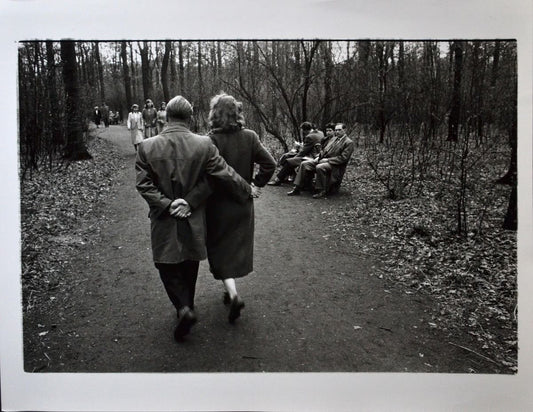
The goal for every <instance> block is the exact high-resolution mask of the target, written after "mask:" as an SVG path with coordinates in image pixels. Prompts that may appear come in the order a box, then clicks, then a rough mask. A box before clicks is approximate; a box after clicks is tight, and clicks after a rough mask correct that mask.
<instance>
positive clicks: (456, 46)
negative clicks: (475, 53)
mask: <svg viewBox="0 0 533 412" xmlns="http://www.w3.org/2000/svg"><path fill="white" fill-rule="evenodd" d="M451 50H452V51H453V55H454V71H453V92H452V101H451V107H450V118H449V119H448V140H449V141H452V142H456V141H457V139H458V136H459V121H460V117H461V75H462V71H463V45H462V44H461V42H458V41H454V42H453V43H452V45H451Z"/></svg>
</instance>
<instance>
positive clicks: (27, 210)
mask: <svg viewBox="0 0 533 412" xmlns="http://www.w3.org/2000/svg"><path fill="white" fill-rule="evenodd" d="M88 146H89V151H91V153H94V158H93V159H92V160H87V161H81V162H73V163H68V164H66V166H63V167H62V168H55V169H53V170H45V169H41V170H39V171H38V172H34V173H33V174H32V176H31V177H27V178H26V179H25V180H24V181H22V183H21V243H22V259H21V262H22V291H23V309H24V311H28V310H31V309H32V308H34V307H36V306H38V305H39V303H40V302H42V301H43V298H44V297H46V296H47V294H48V293H49V292H50V291H51V290H54V289H56V288H58V286H59V285H62V284H63V280H62V276H61V273H63V272H64V269H65V267H66V266H67V265H68V264H69V262H68V260H67V259H66V258H65V256H67V255H68V253H66V252H67V251H70V250H73V249H79V248H81V247H83V246H85V245H86V244H87V242H89V239H90V238H91V237H93V236H94V233H93V232H94V231H95V228H94V225H93V227H90V228H89V229H87V231H86V232H84V228H83V227H82V222H84V221H86V220H87V218H88V217H89V216H95V215H96V213H97V212H98V211H99V208H100V207H101V201H102V199H104V196H106V194H107V193H108V192H109V189H110V188H111V187H112V185H113V182H114V174H115V173H116V171H117V169H118V167H119V156H118V154H117V153H116V152H115V151H114V149H113V147H112V145H110V144H109V143H107V142H105V141H104V140H102V139H94V140H92V141H91V142H90V143H89V145H88ZM100 224H101V223H100ZM95 225H98V223H96V224H95ZM54 299H56V297H54V296H51V297H49V300H54Z"/></svg>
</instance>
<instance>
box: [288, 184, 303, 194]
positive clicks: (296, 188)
mask: <svg viewBox="0 0 533 412" xmlns="http://www.w3.org/2000/svg"><path fill="white" fill-rule="evenodd" d="M299 194H300V188H299V187H297V186H294V189H292V190H291V191H290V192H287V196H298V195H299Z"/></svg>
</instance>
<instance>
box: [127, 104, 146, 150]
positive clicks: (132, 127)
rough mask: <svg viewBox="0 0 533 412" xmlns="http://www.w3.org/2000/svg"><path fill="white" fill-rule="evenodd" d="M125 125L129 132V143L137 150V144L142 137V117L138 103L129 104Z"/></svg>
mask: <svg viewBox="0 0 533 412" xmlns="http://www.w3.org/2000/svg"><path fill="white" fill-rule="evenodd" d="M127 126H128V130H129V131H130V133H131V143H132V144H133V146H134V147H135V150H137V146H138V145H139V143H141V142H142V141H143V139H144V136H143V118H142V115H141V112H139V105H137V104H134V105H133V106H131V112H130V113H129V114H128V121H127Z"/></svg>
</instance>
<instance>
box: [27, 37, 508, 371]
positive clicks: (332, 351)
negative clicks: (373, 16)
mask: <svg viewBox="0 0 533 412" xmlns="http://www.w3.org/2000/svg"><path fill="white" fill-rule="evenodd" d="M175 96H182V97H183V98H185V99H186V100H185V101H188V102H190V105H191V110H192V116H191V117H190V118H187V119H186V120H180V118H178V120H179V121H177V120H175V119H174V118H172V119H168V118H167V113H168V112H169V110H171V109H172V110H177V109H175V108H174V106H176V105H177V104H179V102H178V103H176V101H175V100H173V99H175ZM224 99H225V100H224ZM232 99H233V100H232ZM169 102H172V108H169V109H166V107H165V105H166V103H169ZM232 102H233V103H235V104H237V105H239V116H240V119H241V120H238V122H237V123H238V125H237V126H238V127H237V129H238V130H239V131H236V130H233V129H231V127H233V126H235V125H233V126H229V129H228V128H226V129H224V127H225V122H226V121H225V120H220V119H219V118H220V117H224V116H231V113H232V111H231V109H228V108H225V106H224V105H231V104H233V103H232ZM169 104H170V103H169ZM176 107H177V106H176ZM516 107H517V54H516V41H514V40H507V39H496V40H467V39H463V40H431V41H429V40H421V41H409V40H405V41H404V40H327V39H323V40H226V41H190V40H165V41H146V40H127V41H126V40H122V41H31V42H21V43H20V44H19V121H20V124H19V128H20V150H19V153H20V162H19V164H20V182H21V228H22V230H21V234H22V291H23V311H24V368H25V371H26V372H35V373H37V372H43V373H44V372H433V373H440V372H446V373H449V372H455V373H483V374H487V373H489V374H491V373H494V374H514V373H516V372H517V347H518V341H517V262H516V229H517V194H516V187H517V112H516ZM228 111H229V112H228ZM172 113H174V112H172ZM228 113H229V114H228ZM232 121H235V119H233V120H231V119H230V120H228V121H227V122H229V123H231V122H232ZM227 122H226V123H227ZM239 122H240V123H239ZM175 124H179V125H180V127H183V128H184V130H187V131H188V132H187V133H189V134H190V135H189V134H187V135H184V134H183V131H181V129H180V130H178V129H176V127H177V126H176V127H175ZM176 130H178V131H176ZM228 130H229V131H228ZM245 131H246V133H245ZM247 133H248V134H249V135H250V136H248V134H247ZM193 134H198V135H202V136H209V137H210V141H212V142H213V143H214V144H215V146H216V147H217V148H218V151H219V152H220V154H221V155H222V157H223V158H225V160H226V162H227V163H228V164H229V166H231V167H232V168H234V169H235V170H236V171H237V172H240V175H242V176H243V177H244V178H245V180H246V181H247V183H251V182H252V181H253V182H255V183H256V184H257V185H258V187H259V188H260V190H261V193H260V195H259V196H258V197H257V198H255V199H254V200H253V201H252V200H250V201H249V202H248V203H249V204H248V205H247V206H244V208H243V206H242V205H241V204H239V202H238V201H237V200H235V199H237V198H235V199H233V198H232V197H231V196H232V195H234V194H235V193H236V190H235V189H234V188H233V187H231V186H229V185H227V182H226V181H225V180H224V179H218V178H219V177H220V176H217V173H221V172H220V171H218V170H217V171H215V172H213V173H212V171H211V170H210V169H209V167H211V166H209V165H208V166H205V167H204V166H203V165H199V163H200V162H202V161H203V160H202V159H201V158H195V157H194V156H196V155H195V154H194V153H192V152H189V151H188V150H189V147H184V146H182V145H180V144H181V140H183V139H189V140H187V141H188V142H190V139H192V137H191V136H193ZM156 136H158V137H156ZM247 139H252V140H251V141H250V142H249V141H248V140H247ZM145 140H148V141H149V142H153V144H154V145H155V144H163V143H161V142H166V141H170V142H173V143H172V144H171V145H170V146H169V147H166V146H165V148H159V149H157V150H158V152H157V153H156V154H153V156H154V159H155V160H153V161H152V160H150V155H151V153H150V152H149V149H148V147H147V146H146V144H145V143H144V141H145ZM175 140H176V142H177V143H176V142H174V141H175ZM175 145H178V146H179V147H178V148H176V147H175ZM169 153H171V155H169ZM167 157H168V158H177V159H179V160H178V161H177V162H171V160H172V159H171V160H168V159H167ZM161 159H167V160H165V162H167V164H166V166H165V167H161V162H162V161H163V160H161ZM168 162H171V164H168ZM195 162H198V164H195ZM182 166H183V170H182ZM254 166H255V170H254V171H252V168H253V167H254ZM196 167H198V168H199V170H198V171H197V172H196V171H195V168H196ZM200 167H201V170H200ZM191 170H192V172H191ZM165 173H169V174H170V175H172V176H171V177H170V178H169V181H170V182H171V183H170V184H169V185H165V183H164V181H165V179H166V177H165ZM203 175H206V176H209V177H210V178H212V180H211V181H210V184H211V186H212V191H213V192H214V193H213V194H211V195H209V196H207V195H206V196H205V197H204V198H202V201H196V200H195V202H194V205H193V206H192V207H191V209H192V212H193V215H192V216H191V217H187V218H179V217H177V216H174V215H172V214H171V209H172V207H170V206H169V204H168V203H165V199H169V201H174V200H175V199H178V198H187V197H188V196H189V197H191V198H193V197H194V196H195V195H194V192H195V190H196V188H197V187H198V186H199V185H200V184H201V183H200V179H201V177H202V176H203ZM213 176H214V177H213ZM180 179H182V180H180ZM154 193H157V197H158V198H157V199H154V196H155V195H154ZM191 193H192V194H191ZM162 199H163V200H162ZM147 202H148V203H147ZM204 203H205V206H204ZM211 203H212V204H211ZM148 205H149V206H150V207H148ZM163 209H166V210H163ZM149 210H150V217H148V214H149ZM161 210H163V211H161ZM254 212H255V218H254ZM199 215H202V217H203V218H204V216H205V219H206V221H205V222H204V221H202V222H201V226H202V227H201V228H200V229H201V230H205V233H206V237H207V240H205V241H204V240H202V241H201V243H202V245H200V246H198V247H197V249H198V250H195V251H182V250H181V249H182V248H195V247H196V246H197V245H195V244H194V242H192V241H191V240H190V239H189V238H188V236H189V235H190V233H192V234H195V233H196V232H195V230H196V229H197V227H196V226H195V225H196V224H198V221H197V220H196V219H195V216H199ZM254 225H255V233H254ZM160 226H162V227H163V228H160ZM150 228H151V229H150ZM165 228H166V229H168V230H166V229H165ZM203 235H204V233H203V232H202V233H201V236H203ZM161 244H163V245H161ZM204 248H206V251H207V257H208V259H207V260H206V261H204V260H205V256H204V253H205V251H204ZM178 249H179V250H178ZM188 261H191V262H198V261H202V264H201V265H200V268H199V270H198V278H197V283H196V287H194V286H193V287H192V288H191V291H189V292H188V293H192V294H193V295H194V291H195V290H196V296H195V298H193V299H188V298H183V297H181V298H180V294H179V292H177V291H172V288H173V285H171V283H172V282H174V281H176V282H177V280H176V279H177V278H179V276H182V275H183V274H182V273H181V272H179V274H176V273H171V274H168V273H167V272H165V271H166V270H167V269H165V268H162V267H161V264H163V265H166V264H182V263H183V262H188ZM154 262H155V265H154ZM156 266H157V267H156ZM169 270H170V269H169ZM176 270H177V269H176ZM165 276H167V277H168V276H172V277H173V280H168V279H167V278H165V279H163V278H164V277H165ZM183 276H185V275H183ZM161 279H163V281H162V280H161ZM195 279H196V278H195ZM228 279H229V280H228ZM231 281H232V282H233V286H231V283H230V286H228V282H231ZM193 282H194V281H193ZM230 293H231V294H232V296H231V299H230ZM167 294H168V296H167ZM169 298H170V299H169ZM193 306H194V308H193ZM184 307H185V308H187V307H190V309H191V311H190V312H188V313H185V315H184V316H185V317H182V316H180V313H179V312H180V310H182V309H183V308H184ZM192 309H194V310H192ZM241 312H242V313H241ZM187 316H191V317H192V316H194V318H191V319H192V320H189V319H188V318H187ZM232 317H233V319H232ZM184 322H185V323H187V322H190V323H191V325H188V324H185V326H184V325H183V323H184ZM180 325H181V326H180ZM180 328H182V329H183V328H185V329H187V330H186V331H185V335H187V336H179V337H176V334H178V335H179V334H183V332H184V331H183V330H179V329H180ZM189 329H190V333H189ZM176 340H177V342H176Z"/></svg>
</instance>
